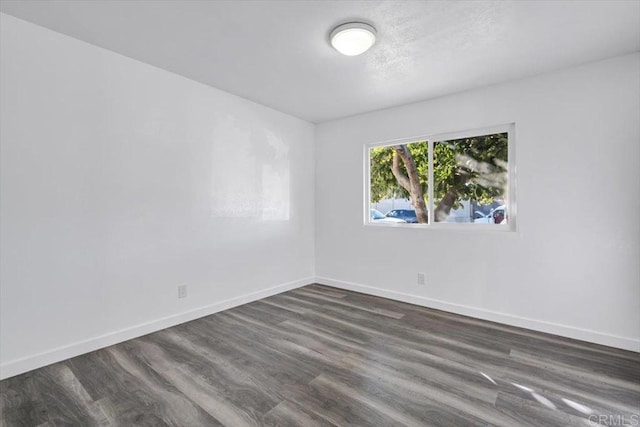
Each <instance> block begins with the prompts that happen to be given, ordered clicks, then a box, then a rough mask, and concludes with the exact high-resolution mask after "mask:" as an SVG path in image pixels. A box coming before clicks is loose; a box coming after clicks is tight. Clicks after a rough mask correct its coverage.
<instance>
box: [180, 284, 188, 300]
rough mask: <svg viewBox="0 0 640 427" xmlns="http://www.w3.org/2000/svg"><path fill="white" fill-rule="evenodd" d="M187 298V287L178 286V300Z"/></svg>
mask: <svg viewBox="0 0 640 427" xmlns="http://www.w3.org/2000/svg"><path fill="white" fill-rule="evenodd" d="M186 297H187V285H178V298H186Z"/></svg>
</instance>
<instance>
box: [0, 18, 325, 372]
mask: <svg viewBox="0 0 640 427" xmlns="http://www.w3.org/2000/svg"><path fill="white" fill-rule="evenodd" d="M1 19H2V21H1V23H0V27H1V29H2V33H1V42H2V44H1V47H0V51H1V58H0V62H1V64H2V65H1V67H2V68H1V69H0V76H1V77H0V78H1V80H0V85H1V86H0V90H1V93H2V96H1V104H0V121H1V135H0V140H1V143H2V145H1V177H0V178H1V188H0V191H1V193H0V196H1V197H2V204H1V205H2V208H1V211H0V215H1V230H0V232H1V240H0V245H1V246H0V251H1V258H0V263H1V265H0V267H1V270H2V272H1V276H0V280H1V286H0V313H1V314H0V338H1V349H0V361H1V362H0V363H1V365H0V369H1V372H0V374H1V375H2V377H7V376H10V375H14V374H17V373H19V372H23V371H25V370H28V369H32V368H35V367H38V366H42V365H44V364H47V363H51V362H53V361H57V360H61V359H64V358H67V357H70V356H73V355H76V354H78V353H81V352H83V351H88V350H92V349H94V348H98V347H100V346H104V345H108V344H111V343H114V342H117V341H120V340H124V339H127V338H130V337H132V336H137V335H140V334H143V333H146V332H150V331H152V330H156V329H158V328H162V327H166V326H170V325H172V324H176V323H180V322H182V321H185V320H190V319H192V318H195V317H199V316H202V315H205V314H208V313H210V312H214V311H216V310H219V309H223V308H225V307H228V306H231V305H234V304H239V303H242V302H245V301H248V300H251V299H256V298H260V297H262V296H265V295H268V294H270V293H274V292H278V291H282V290H285V289H288V288H290V287H293V286H298V285H300V284H306V283H308V282H309V281H311V280H312V276H313V275H314V254H313V250H314V243H313V238H314V236H313V227H314V219H313V214H314V212H313V186H314V184H313V158H312V155H313V138H314V135H313V130H314V128H313V125H311V124H309V123H307V122H304V121H301V120H299V119H296V118H293V117H290V116H288V115H285V114H282V113H279V112H276V111H274V110H271V109H268V108H265V107H263V106H260V105H257V104H254V103H251V102H249V101H246V100H243V99H241V98H238V97H236V96H232V95H229V94H227V93H225V92H221V91H219V90H215V89H212V88H210V87H207V86H204V85H201V84H198V83H195V82H193V81H190V80H188V79H185V78H183V77H180V76H177V75H174V74H171V73H168V72H166V71H162V70H160V69H157V68H154V67H152V66H149V65H146V64H143V63H140V62H137V61H134V60H132V59H129V58H126V57H123V56H120V55H117V54H115V53H112V52H109V51H106V50H103V49H100V48H97V47H95V46H92V45H89V44H86V43H83V42H80V41H77V40H75V39H72V38H69V37H66V36H63V35H60V34H58V33H54V32H52V31H49V30H46V29H44V28H41V27H38V26H35V25H32V24H29V23H26V22H24V21H20V20H17V19H15V18H13V17H10V16H8V15H2V17H1ZM182 283H184V284H187V285H188V290H189V296H188V297H187V298H186V299H180V300H179V299H177V285H178V284H182ZM273 287H276V288H273Z"/></svg>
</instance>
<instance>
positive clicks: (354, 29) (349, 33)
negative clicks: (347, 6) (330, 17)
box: [330, 22, 376, 56]
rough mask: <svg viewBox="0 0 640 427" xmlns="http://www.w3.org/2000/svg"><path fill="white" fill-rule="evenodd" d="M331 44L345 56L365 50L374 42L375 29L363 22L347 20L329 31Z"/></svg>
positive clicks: (358, 53)
mask: <svg viewBox="0 0 640 427" xmlns="http://www.w3.org/2000/svg"><path fill="white" fill-rule="evenodd" d="M330 40H331V46H333V47H334V48H335V49H336V50H337V51H338V52H340V53H341V54H343V55H347V56H356V55H360V54H361V53H364V52H366V51H367V50H368V49H369V48H370V47H371V46H373V44H374V43H375V42H376V29H375V28H373V27H372V26H371V25H369V24H365V23H364V22H349V23H346V24H342V25H340V26H337V27H336V28H334V29H333V31H331V36H330Z"/></svg>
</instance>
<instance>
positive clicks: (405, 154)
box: [369, 141, 429, 224]
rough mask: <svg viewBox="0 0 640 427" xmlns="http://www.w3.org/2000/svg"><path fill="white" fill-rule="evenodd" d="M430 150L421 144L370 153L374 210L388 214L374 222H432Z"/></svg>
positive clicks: (405, 145) (386, 148) (426, 145)
mask: <svg viewBox="0 0 640 427" xmlns="http://www.w3.org/2000/svg"><path fill="white" fill-rule="evenodd" d="M428 149H429V144H428V143H427V142H426V141H420V142H412V143H409V144H400V145H392V146H386V147H375V148H372V149H371V150H370V152H369V155H370V159H371V164H370V171H371V176H370V180H371V181H370V189H371V200H370V203H371V206H370V208H371V209H376V210H378V211H380V212H382V213H384V214H385V218H380V219H375V218H373V217H371V222H383V223H384V222H387V223H391V222H396V223H397V222H400V223H403V222H406V223H410V224H417V223H427V222H428V209H427V206H428V202H427V194H428V191H427V182H428V180H429V169H428V166H429V165H428V162H429V155H428V154H429V153H428Z"/></svg>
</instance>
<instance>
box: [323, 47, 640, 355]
mask: <svg viewBox="0 0 640 427" xmlns="http://www.w3.org/2000/svg"><path fill="white" fill-rule="evenodd" d="M425 78H428V77H425ZM639 120H640V56H639V55H638V54H634V55H631V56H625V57H619V58H615V59H611V60H608V61H604V62H599V63H594V64H590V65H586V66H583V67H579V68H574V69H569V70H565V71H561V72H556V73H552V74H547V75H542V76H538V77H535V78H530V79H527V80H522V81H517V82H511V83H507V84H503V85H499V86H493V87H487V88H484V89H481V90H475V91H472V92H466V93H461V94H458V95H454V96H448V97H444V98H440V99H436V100H432V101H428V102H423V103H418V104H412V105H407V106H403V107H399V108H393V109H388V110H384V111H379V112H374V113H370V114H364V115H359V116H355V117H351V118H347V119H342V120H337V121H333V122H329V123H325V124H321V125H319V126H317V128H316V206H317V211H316V272H317V274H318V275H319V276H320V279H319V280H320V281H321V282H324V283H327V284H333V285H336V286H342V287H345V288H350V289H355V290H360V291H364V292H369V293H374V294H378V295H383V296H388V297H393V298H397V299H401V300H405V301H409V302H414V303H417V304H423V305H427V306H433V307H437V308H442V309H445V310H450V311H454V312H459V313H463V314H469V315H473V316H477V317H481V318H486V319H492V320H496V321H500V322H506V323H510V324H514V325H520V326H525V327H529V328H533V329H538V330H542V331H548V332H552V333H557V334H560V335H566V336H570V337H575V338H579V339H585V340H590V341H594V342H599V343H603V344H608V345H613V346H618V347H622V348H627V349H633V350H636V351H640V267H639V265H640V262H639V260H640V226H639V224H638V222H639V221H640V217H639V215H638V213H639V212H640V172H639V171H640V165H639V160H640V129H639ZM510 122H515V126H516V128H515V133H516V141H515V143H516V156H517V161H516V167H517V210H518V230H517V231H516V232H512V233H505V232H490V231H475V232H473V231H472V232H464V231H440V230H423V229H420V230H411V229H406V228H403V229H391V228H381V227H370V226H368V227H367V226H364V225H363V220H362V218H363V208H364V203H363V200H362V194H363V145H364V144H366V143H371V142H378V141H385V140H391V139H396V138H404V137H411V136H421V135H430V134H438V133H443V132H450V131H460V130H466V129H473V128H481V127H485V126H491V125H499V124H505V123H510ZM345 212H347V214H344V213H345ZM338 213H340V215H339V214H338ZM371 248H377V249H376V250H371ZM461 252H466V253H467V254H468V256H467V257H466V259H460V258H459V255H460V253H461ZM419 271H424V272H426V273H427V282H428V284H427V286H418V285H416V275H417V272H419Z"/></svg>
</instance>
